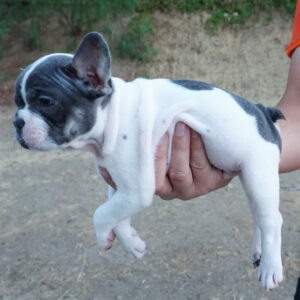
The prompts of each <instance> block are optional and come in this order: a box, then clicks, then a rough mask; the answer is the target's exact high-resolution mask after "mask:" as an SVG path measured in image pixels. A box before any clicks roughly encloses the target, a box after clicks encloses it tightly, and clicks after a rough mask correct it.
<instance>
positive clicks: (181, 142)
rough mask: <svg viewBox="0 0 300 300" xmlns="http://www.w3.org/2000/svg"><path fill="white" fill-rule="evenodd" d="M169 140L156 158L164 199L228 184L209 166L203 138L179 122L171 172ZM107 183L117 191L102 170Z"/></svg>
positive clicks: (192, 195) (159, 188)
mask: <svg viewBox="0 0 300 300" xmlns="http://www.w3.org/2000/svg"><path fill="white" fill-rule="evenodd" d="M168 144H169V137H168V134H165V135H164V137H163V138H162V140H161V142H160V144H159V145H158V148H157V151H156V156H155V178H156V194H157V195H159V196H160V197H161V198H162V199H164V200H171V199H174V198H179V199H182V200H189V199H192V198H195V197H198V196H202V195H205V194H207V193H209V192H211V191H213V190H216V189H218V188H221V187H223V186H225V185H227V184H228V183H229V182H230V180H231V179H225V178H224V176H223V171H222V170H219V169H217V168H215V167H214V166H212V165H211V164H210V162H209V161H208V158H207V156H206V152H205V148H204V145H203V142H202V139H201V136H200V135H199V134H198V133H197V132H195V131H194V130H192V129H190V128H189V127H187V126H186V125H185V124H184V123H181V122H179V123H177V124H176V127H175V134H174V137H173V143H172V156H171V161H170V166H169V169H168V166H167V160H168ZM100 172H101V175H102V176H103V178H104V180H105V181H106V182H107V183H108V184H109V185H110V186H112V187H113V188H114V189H117V187H116V185H115V183H114V181H113V180H112V178H111V176H110V174H109V173H108V171H107V170H106V169H105V168H100Z"/></svg>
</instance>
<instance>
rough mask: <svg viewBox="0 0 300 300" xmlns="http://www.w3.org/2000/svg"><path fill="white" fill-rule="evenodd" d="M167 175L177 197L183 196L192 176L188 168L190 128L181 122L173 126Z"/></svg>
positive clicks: (191, 180) (190, 183) (191, 181)
mask: <svg viewBox="0 0 300 300" xmlns="http://www.w3.org/2000/svg"><path fill="white" fill-rule="evenodd" d="M168 176H169V179H170V182H171V184H172V186H173V189H174V187H175V191H176V194H177V197H179V198H185V197H184V194H185V193H186V192H187V188H189V187H190V186H191V185H192V183H193V176H192V172H191V169H190V129H189V128H188V127H187V126H186V125H185V124H184V123H182V122H179V123H177V124H176V126H175V134H174V136H173V142H172V156H171V161H170V167H169V171H168Z"/></svg>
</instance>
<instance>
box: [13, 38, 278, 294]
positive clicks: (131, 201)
mask: <svg viewBox="0 0 300 300" xmlns="http://www.w3.org/2000/svg"><path fill="white" fill-rule="evenodd" d="M110 63H111V57H110V51H109V48H108V46H107V44H106V42H105V40H104V39H103V37H102V36H101V35H100V34H99V33H97V32H92V33H89V34H87V35H86V36H85V37H84V38H83V40H82V42H81V44H80V45H79V47H78V49H77V51H76V53H75V54H74V56H73V55H69V54H59V53H57V54H51V55H47V56H44V57H42V58H40V59H38V60H37V61H35V62H34V63H33V64H31V65H29V66H28V67H27V68H26V69H25V70H24V71H23V72H22V73H21V75H20V76H19V78H18V79H17V82H16V93H15V102H16V104H17V106H18V111H17V113H16V116H15V120H14V125H15V128H16V137H17V139H18V141H19V143H20V144H21V145H22V146H23V147H25V148H27V149H34V150H54V149H57V148H65V149H84V150H87V151H90V152H92V153H93V154H94V156H95V158H96V164H97V167H104V168H106V169H107V170H108V171H109V173H110V175H111V176H112V178H113V180H114V182H115V183H116V185H117V188H118V189H117V190H113V189H112V188H109V199H108V201H107V202H106V203H105V204H103V205H101V206H100V207H99V208H98V209H97V210H96V212H95V214H94V224H95V230H96V235H97V239H98V242H99V244H100V246H101V247H103V248H106V249H108V248H110V247H111V245H112V240H113V238H114V236H115V235H116V236H117V237H118V239H119V240H120V242H121V243H122V245H123V246H124V248H125V249H126V251H128V252H129V253H131V254H133V255H134V256H135V257H138V258H140V257H142V256H143V254H144V253H145V243H144V241H142V240H141V239H140V237H139V236H138V234H137V232H136V231H135V229H134V228H133V227H132V226H131V221H130V218H131V217H132V216H133V215H134V214H136V213H138V212H139V211H141V210H142V209H143V208H145V207H148V206H150V205H151V203H152V199H153V195H154V190H155V175H154V157H155V151H156V148H157V145H158V143H159V141H160V139H161V138H162V136H163V135H164V134H165V133H166V132H168V133H169V136H170V137H172V136H173V133H174V127H175V124H176V123H177V122H178V121H182V122H184V123H185V124H187V125H188V126H190V127H191V128H193V129H194V130H195V131H197V132H199V133H200V134H201V136H202V139H203V141H204V144H205V149H206V152H207V155H208V158H209V160H210V162H211V163H212V164H213V165H214V166H215V167H217V168H219V169H221V170H224V171H225V174H226V176H228V177H233V176H234V175H236V174H238V175H239V177H240V180H241V182H242V184H243V186H244V189H245V191H246V194H247V196H248V198H249V203H250V208H251V211H252V214H253V219H254V241H253V246H252V255H253V263H254V264H256V265H258V264H259V260H260V267H259V271H258V278H259V279H260V280H261V282H262V285H263V286H264V287H265V288H266V289H272V288H274V287H276V286H278V285H279V283H280V282H281V281H282V279H283V275H282V262H281V225H282V217H281V214H280V212H279V176H278V165H279V159H280V151H281V139H280V134H279V129H278V126H277V124H276V121H277V120H278V119H282V118H284V116H283V115H282V113H281V112H280V111H279V110H278V109H276V108H265V107H264V106H262V105H255V104H252V103H250V102H248V101H247V100H245V99H243V98H241V97H238V96H235V95H233V94H231V93H228V92H226V91H224V90H222V89H220V88H217V87H215V86H212V85H209V84H207V83H203V82H197V81H192V80H169V79H153V80H146V79H141V78H140V79H136V80H134V81H132V82H125V81H123V80H122V79H119V78H115V77H111V71H110ZM171 142H172V141H170V145H171ZM170 151H171V147H170V150H169V157H170Z"/></svg>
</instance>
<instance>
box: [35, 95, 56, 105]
mask: <svg viewBox="0 0 300 300" xmlns="http://www.w3.org/2000/svg"><path fill="white" fill-rule="evenodd" d="M37 102H38V104H39V105H41V106H53V105H54V104H55V101H54V100H53V99H52V98H47V97H40V98H38V100H37Z"/></svg>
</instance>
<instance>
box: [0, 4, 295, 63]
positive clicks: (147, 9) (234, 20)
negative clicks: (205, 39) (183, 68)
mask: <svg viewBox="0 0 300 300" xmlns="http://www.w3.org/2000/svg"><path fill="white" fill-rule="evenodd" d="M296 2H297V0H253V1H250V0H222V1H221V0H174V1H171V0H148V1H147V0H2V1H1V2H0V42H1V41H2V40H3V39H5V38H7V37H8V36H9V33H10V31H11V30H13V29H18V30H19V31H21V32H22V35H23V36H24V44H25V45H26V46H27V47H29V48H32V49H35V48H42V47H43V39H42V32H41V29H42V28H43V26H44V25H45V24H46V22H47V20H48V19H49V17H50V16H52V15H53V14H54V15H55V16H57V18H58V21H59V22H60V23H61V24H62V25H63V28H65V31H66V35H67V36H69V38H70V41H71V42H70V45H71V44H74V37H77V36H79V35H83V34H84V33H86V32H87V31H89V30H92V29H93V26H94V25H95V23H96V22H98V21H99V20H101V24H102V25H103V27H104V28H115V26H113V25H114V23H118V16H120V15H125V14H127V15H129V16H132V19H131V21H129V23H128V25H127V27H124V28H122V29H121V32H118V33H114V32H112V29H108V30H107V32H108V33H109V34H110V35H111V36H114V37H117V39H118V41H117V42H116V43H115V45H116V48H117V53H118V54H119V55H120V56H121V57H129V58H131V59H136V60H138V61H140V62H147V61H149V60H150V59H151V58H152V57H153V56H154V55H155V54H157V50H156V49H155V48H154V47H153V44H152V42H151V37H152V36H153V35H154V34H155V24H154V21H153V18H151V14H152V13H153V12H155V11H157V10H159V11H162V12H170V11H172V10H177V11H179V12H181V13H187V14H191V13H199V14H201V13H202V12H204V11H205V12H207V13H209V17H208V19H207V20H206V21H205V24H204V26H205V28H206V30H207V32H209V33H214V34H215V33H217V32H218V31H219V29H220V28H222V27H226V26H242V25H243V24H245V22H246V21H247V20H248V19H249V18H251V17H252V16H254V15H255V14H257V13H258V12H260V11H264V12H266V16H267V17H268V18H271V16H272V12H273V11H274V10H281V11H284V12H285V13H288V14H290V15H293V14H294V11H295V7H296ZM25 21H28V22H29V27H28V26H25V27H23V24H24V22H25ZM118 30H119V29H118ZM2 54H3V49H2V47H1V45H0V57H1V56H2Z"/></svg>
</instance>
